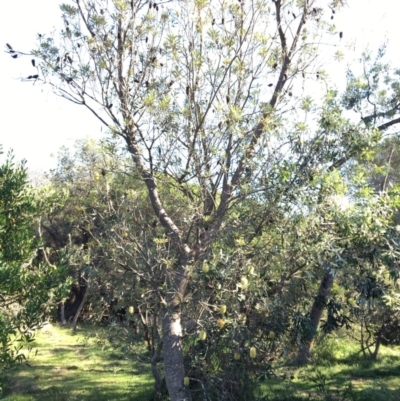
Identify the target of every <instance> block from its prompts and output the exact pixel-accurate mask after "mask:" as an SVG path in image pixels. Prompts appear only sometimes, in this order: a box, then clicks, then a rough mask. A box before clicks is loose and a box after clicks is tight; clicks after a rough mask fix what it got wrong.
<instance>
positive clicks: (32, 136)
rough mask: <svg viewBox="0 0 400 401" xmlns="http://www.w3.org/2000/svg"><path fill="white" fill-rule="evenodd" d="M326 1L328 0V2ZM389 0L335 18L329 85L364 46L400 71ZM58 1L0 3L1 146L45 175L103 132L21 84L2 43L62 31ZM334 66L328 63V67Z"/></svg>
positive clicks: (27, 69) (39, 89) (37, 87)
mask: <svg viewBox="0 0 400 401" xmlns="http://www.w3.org/2000/svg"><path fill="white" fill-rule="evenodd" d="M327 3H328V2H327ZM393 3H394V2H393V1H392V0H348V4H347V6H346V7H345V8H344V9H343V10H342V11H341V12H340V13H337V14H336V16H335V21H336V26H337V28H338V31H343V40H342V41H341V42H340V44H339V46H341V49H342V50H343V51H344V53H345V56H346V57H345V60H344V61H343V62H342V63H341V65H342V66H343V68H342V69H340V68H337V66H336V67H335V70H331V71H330V70H329V65H330V60H331V59H330V58H331V57H332V54H333V52H334V50H336V49H330V50H329V49H327V53H326V56H325V59H326V63H327V65H326V69H327V70H328V72H329V73H330V76H331V80H332V82H334V81H336V82H338V83H340V82H341V83H342V84H343V83H344V82H345V74H344V71H345V67H346V66H347V65H348V64H350V65H351V64H352V63H354V62H356V60H357V59H358V58H359V56H360V54H361V52H362V51H363V50H365V49H366V48H367V47H369V48H370V49H376V48H377V47H378V46H379V45H380V44H382V43H383V41H384V40H385V39H388V41H389V42H388V49H387V60H388V61H390V62H391V64H392V65H393V66H397V67H399V68H400V55H399V53H398V49H400V30H399V23H398V13H397V10H396V6H393ZM59 4H60V2H59V1H58V0H35V1H33V0H17V1H10V0H0V44H1V46H2V48H3V49H4V51H3V52H0V66H1V69H0V71H1V73H0V144H2V145H3V150H5V151H7V150H9V149H13V151H14V154H15V157H16V159H17V160H21V159H23V158H25V159H26V160H27V165H28V168H29V169H30V170H31V171H36V172H40V171H47V170H49V169H51V168H54V167H55V165H56V157H55V155H56V154H57V152H58V150H59V149H60V147H61V146H67V147H71V146H72V145H73V144H74V142H75V141H76V140H77V139H79V138H85V137H91V138H96V139H99V138H102V137H103V136H104V131H103V132H102V130H101V125H100V123H99V122H97V120H96V119H95V118H94V117H93V116H92V115H90V114H89V113H88V112H87V110H86V109H84V108H83V106H77V105H73V104H71V103H69V102H67V101H66V100H64V99H62V98H59V97H57V96H56V95H54V94H53V93H52V91H51V89H50V88H49V87H46V86H44V85H41V84H39V83H36V84H33V83H27V82H21V81H20V80H19V78H20V77H24V76H26V75H29V74H33V73H34V72H35V70H34V69H33V67H31V66H30V63H29V59H28V58H22V59H21V60H13V59H12V58H11V57H10V56H9V55H8V54H7V53H6V52H5V44H6V43H10V44H11V45H12V46H13V47H14V48H16V49H21V50H24V51H29V50H30V49H33V48H34V47H35V42H36V37H37V34H38V33H49V32H51V31H53V30H54V28H57V27H60V22H61V18H60V16H61V13H60V11H59ZM331 64H332V63H331Z"/></svg>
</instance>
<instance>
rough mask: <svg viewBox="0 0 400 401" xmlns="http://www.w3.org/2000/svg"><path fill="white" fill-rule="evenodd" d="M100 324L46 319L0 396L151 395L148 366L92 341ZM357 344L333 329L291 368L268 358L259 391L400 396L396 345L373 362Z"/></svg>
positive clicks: (123, 399) (300, 398)
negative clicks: (68, 324)
mask: <svg viewBox="0 0 400 401" xmlns="http://www.w3.org/2000/svg"><path fill="white" fill-rule="evenodd" d="M99 331H100V332H101V329H99V328H98V327H97V328H93V327H90V326H83V327H82V328H81V329H78V331H77V333H73V332H71V330H70V329H69V328H62V327H58V326H53V325H48V326H46V327H45V328H44V329H42V330H40V331H39V332H38V334H37V336H36V340H35V342H34V343H33V350H32V352H31V353H30V355H28V362H29V365H27V364H23V365H20V366H18V367H17V368H16V369H15V370H14V371H12V372H11V373H10V374H9V375H8V378H7V388H6V392H5V396H4V398H3V399H4V400H6V401H39V400H40V401H111V400H112V401H148V400H150V399H151V398H152V396H153V378H152V376H151V373H150V367H149V366H148V365H146V364H141V363H139V362H138V361H135V360H132V359H130V358H128V357H127V356H126V354H125V353H124V352H122V351H120V350H116V349H115V348H113V347H111V346H110V345H109V344H108V342H106V341H102V342H99V341H98V339H99V337H98V336H97V337H96V333H97V334H99ZM100 336H101V333H100ZM96 338H97V340H96ZM100 338H102V337H100ZM36 349H37V350H38V352H37V355H35V351H36ZM358 351H359V346H358V344H356V343H354V342H351V341H349V340H348V338H345V337H343V338H340V337H337V338H331V339H328V340H326V341H324V342H323V343H321V344H320V345H318V346H316V347H315V349H314V355H315V362H314V363H313V364H311V365H309V366H306V367H302V368H298V367H296V366H293V365H290V364H286V363H280V362H279V363H277V364H276V366H274V368H275V372H276V374H277V377H276V378H274V379H271V380H266V381H264V382H263V383H262V384H261V391H262V397H261V398H260V399H263V400H264V401H305V400H309V401H317V400H318V401H322V400H324V401H338V400H340V401H398V400H400V347H382V348H381V349H380V352H379V357H378V360H377V361H375V362H372V361H368V360H365V359H364V358H363V356H362V354H360V353H359V352H358ZM284 376H285V377H286V379H283V377H284ZM289 378H290V379H289Z"/></svg>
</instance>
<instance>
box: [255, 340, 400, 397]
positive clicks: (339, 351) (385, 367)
mask: <svg viewBox="0 0 400 401" xmlns="http://www.w3.org/2000/svg"><path fill="white" fill-rule="evenodd" d="M315 354H316V358H315V362H314V363H313V364H311V365H309V366H306V367H302V368H298V367H295V366H290V365H281V366H276V373H277V376H278V377H279V378H275V379H272V380H269V381H266V382H264V383H263V384H262V390H263V394H264V396H266V399H267V400H274V401H275V400H276V401H278V400H279V401H291V400H332V401H333V400H341V401H342V400H351V401H399V400H400V347H398V346H397V347H381V349H380V352H379V356H378V360H377V361H375V362H372V361H368V360H365V359H364V358H363V356H362V354H360V353H359V347H358V345H357V344H355V343H353V342H349V340H348V339H347V338H333V339H329V340H327V341H326V342H325V343H324V344H323V345H321V346H318V347H316V349H315ZM283 376H286V379H282V377H283Z"/></svg>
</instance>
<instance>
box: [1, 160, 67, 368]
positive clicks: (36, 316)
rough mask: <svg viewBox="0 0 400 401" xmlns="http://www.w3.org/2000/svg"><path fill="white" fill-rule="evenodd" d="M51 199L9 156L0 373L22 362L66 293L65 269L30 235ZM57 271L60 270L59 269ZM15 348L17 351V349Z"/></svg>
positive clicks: (4, 179)
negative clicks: (38, 330)
mask: <svg viewBox="0 0 400 401" xmlns="http://www.w3.org/2000/svg"><path fill="white" fill-rule="evenodd" d="M60 200H61V199H60V198H58V197H57V196H56V195H55V194H54V193H47V194H46V195H45V194H44V193H39V192H35V191H34V190H33V189H32V188H31V187H30V185H29V183H28V178H27V171H26V168H25V165H24V163H21V164H15V163H14V161H13V156H12V153H9V154H8V156H7V158H6V159H5V160H4V161H3V163H2V165H1V166H0V344H1V348H0V371H1V372H4V370H6V369H7V368H9V367H10V366H11V365H12V364H13V363H15V362H18V361H22V360H23V359H24V358H25V355H24V354H23V353H21V352H20V351H21V349H22V347H23V346H24V345H25V344H26V343H27V342H30V341H31V340H32V337H33V336H34V330H35V329H36V328H38V327H40V325H41V324H43V322H44V321H45V319H46V318H48V316H49V315H50V313H51V305H52V304H53V303H54V302H58V301H57V299H58V297H60V296H61V295H62V294H63V292H64V291H65V290H66V288H67V286H65V269H64V268H63V267H62V265H61V267H56V266H54V265H52V264H51V263H50V262H49V260H48V259H47V254H46V250H45V249H44V248H43V247H40V245H41V244H40V242H39V241H38V239H37V237H36V235H35V232H34V230H33V226H34V223H33V222H34V221H35V220H36V221H38V219H39V218H40V214H41V212H42V211H43V209H45V208H47V207H51V205H52V204H53V205H54V204H56V202H57V201H60ZM59 266H60V265H59ZM16 344H18V345H16Z"/></svg>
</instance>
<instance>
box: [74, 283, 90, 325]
mask: <svg viewBox="0 0 400 401" xmlns="http://www.w3.org/2000/svg"><path fill="white" fill-rule="evenodd" d="M88 294H89V285H88V284H87V285H86V290H85V294H84V295H83V298H82V301H81V303H80V305H79V306H78V310H77V311H76V313H75V316H74V318H73V320H72V323H71V329H72V330H74V331H75V330H76V324H77V322H78V318H79V315H80V313H81V311H82V309H83V307H84V305H85V303H86V299H87V296H88Z"/></svg>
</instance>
